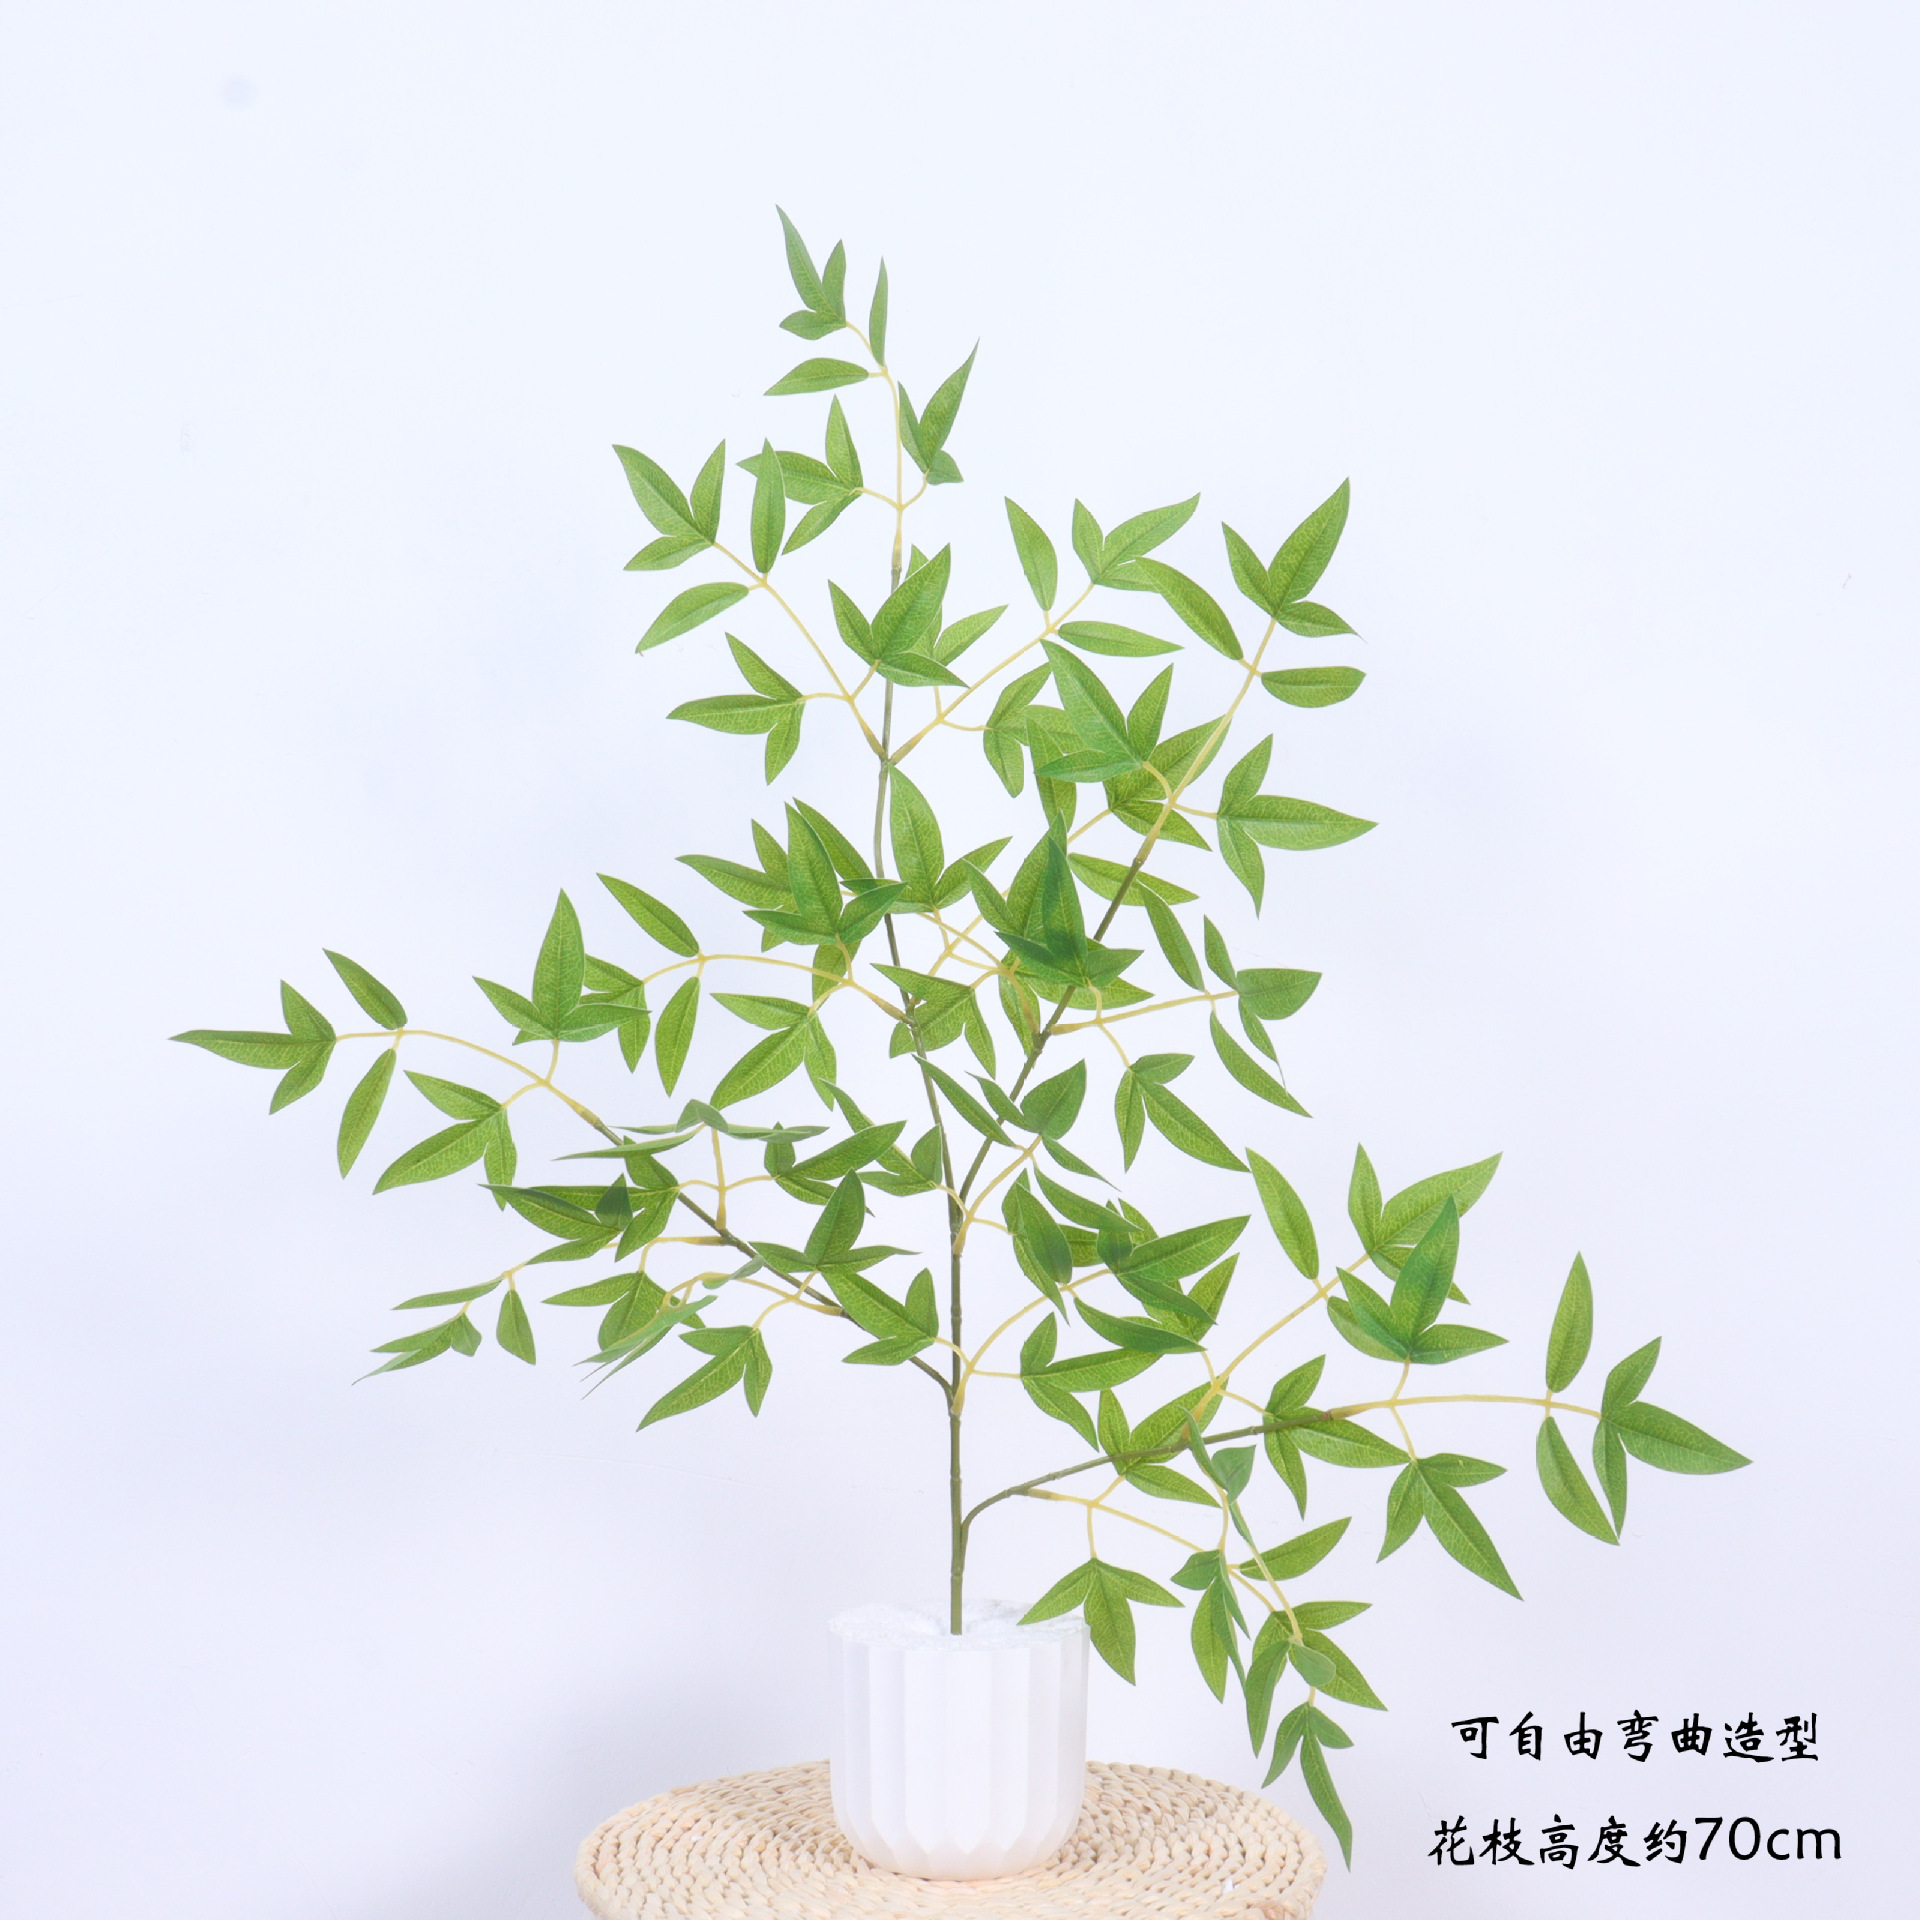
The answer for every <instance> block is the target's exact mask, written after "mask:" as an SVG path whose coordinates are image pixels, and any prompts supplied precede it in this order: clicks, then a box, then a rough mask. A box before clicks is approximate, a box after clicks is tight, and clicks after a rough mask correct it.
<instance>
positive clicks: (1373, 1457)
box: [1291, 1420, 1407, 1468]
mask: <svg viewBox="0 0 1920 1920" xmlns="http://www.w3.org/2000/svg"><path fill="white" fill-rule="evenodd" d="M1291 1432H1292V1438H1293V1441H1294V1443H1295V1444H1296V1445H1297V1446H1298V1447H1299V1448H1300V1451H1301V1452H1302V1453H1309V1454H1311V1455H1312V1456H1313V1457H1314V1458H1315V1459H1316V1460H1323V1461H1325V1462H1326V1464H1327V1465H1328V1466H1330V1467H1362V1468H1364V1467H1400V1466H1405V1465H1406V1460H1407V1456H1406V1455H1405V1454H1404V1453H1402V1452H1401V1451H1400V1449H1399V1448H1398V1447H1396V1446H1393V1445H1391V1444H1390V1443H1389V1442H1387V1441H1385V1440H1382V1439H1381V1438H1380V1436H1379V1435H1378V1434H1377V1433H1369V1432H1368V1431H1367V1429H1366V1428H1365V1427H1363V1426H1361V1425H1360V1424H1359V1423H1358V1422H1357V1421H1353V1420H1326V1421H1322V1422H1320V1423H1319V1424H1317V1425H1315V1426H1310V1427H1295V1428H1293V1429H1292V1430H1291Z"/></svg>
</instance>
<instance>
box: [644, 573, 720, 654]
mask: <svg viewBox="0 0 1920 1920" xmlns="http://www.w3.org/2000/svg"><path fill="white" fill-rule="evenodd" d="M747 592H748V589H747V588H746V587H744V586H742V585H741V584H740V583H739V582H738V581H737V580H709V581H706V582H704V583H703V584H702V585H700V586H697V587H689V588H688V589H687V590H686V592H684V593H677V594H675V595H674V597H673V598H672V599H671V600H669V601H668V602H667V604H666V605H665V606H664V607H662V608H661V610H660V612H659V614H658V615H657V616H656V617H655V619H654V622H653V625H652V626H650V627H649V628H648V629H647V630H646V632H645V633H643V634H642V635H641V636H640V644H639V645H638V646H637V647H635V648H634V652H635V653H645V652H647V651H648V649H649V648H652V647H658V646H661V645H664V644H665V643H666V642H667V641H669V640H677V639H678V638H679V637H680V635H681V634H683V633H691V632H692V631H693V629H694V628H695V627H697V626H700V625H701V624H702V623H703V622H705V621H708V620H711V619H712V618H713V617H714V616H715V615H716V614H720V613H725V612H726V610H727V609H728V608H729V607H737V606H738V605H739V604H740V602H741V601H742V600H744V599H745V598H746V597H747Z"/></svg>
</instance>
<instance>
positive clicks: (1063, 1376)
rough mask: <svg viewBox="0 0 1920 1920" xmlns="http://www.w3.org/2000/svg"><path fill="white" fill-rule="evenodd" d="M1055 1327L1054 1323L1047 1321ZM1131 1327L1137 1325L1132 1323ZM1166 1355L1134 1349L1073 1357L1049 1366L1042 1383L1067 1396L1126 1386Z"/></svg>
mask: <svg viewBox="0 0 1920 1920" xmlns="http://www.w3.org/2000/svg"><path fill="white" fill-rule="evenodd" d="M1047 1324H1048V1325H1049V1326H1050V1325H1052V1322H1051V1320H1049V1321H1048V1322H1047ZM1128 1324H1129V1325H1133V1324H1135V1323H1134V1322H1131V1321H1130V1322H1128ZM1162 1357H1163V1356H1162V1355H1160V1354H1157V1353H1146V1352H1143V1351H1140V1350H1138V1349H1134V1348H1121V1349H1120V1350H1119V1351H1117V1352H1115V1351H1109V1352H1105V1353H1076V1354H1070V1355H1069V1356H1068V1357H1067V1358H1066V1359H1064V1360H1056V1361H1055V1362H1054V1363H1053V1364H1052V1365H1051V1366H1050V1367H1048V1368H1047V1369H1046V1371H1045V1373H1044V1374H1043V1375H1041V1376H1040V1378H1041V1379H1042V1381H1043V1382H1044V1383H1045V1384H1046V1385H1048V1386H1053V1387H1059V1388H1061V1389H1063V1390H1064V1391H1066V1392H1067V1393H1093V1392H1095V1391H1097V1390H1098V1389H1099V1388H1101V1387H1119V1386H1124V1385H1125V1384H1126V1383H1127V1382H1128V1381H1129V1380H1131V1379H1133V1378H1134V1377H1135V1375H1137V1374H1142V1373H1145V1372H1146V1370H1147V1369H1148V1368H1149V1367H1151V1366H1153V1365H1154V1364H1155V1363H1156V1362H1157V1361H1159V1360H1160V1359H1161V1358H1162Z"/></svg>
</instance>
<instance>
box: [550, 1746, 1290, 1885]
mask: <svg viewBox="0 0 1920 1920" xmlns="http://www.w3.org/2000/svg"><path fill="white" fill-rule="evenodd" d="M1325 1872H1326V1861H1325V1860H1324V1859H1323V1858H1322V1857H1321V1853H1320V1849H1319V1847H1318V1846H1317V1845H1315V1843H1314V1840H1313V1836H1312V1835H1311V1834H1309V1833H1307V1832H1305V1831H1304V1830H1303V1829H1301V1828H1299V1827H1297V1826H1295V1825H1294V1823H1293V1822H1292V1821H1291V1820H1289V1819H1288V1818H1287V1817H1286V1815H1285V1814H1283V1813H1281V1812H1279V1811H1278V1810H1277V1809H1276V1808H1274V1807H1272V1806H1269V1805H1268V1804H1267V1802H1266V1801H1265V1800H1263V1799H1261V1798H1260V1796H1259V1795H1258V1794H1255V1793H1246V1792H1243V1791H1242V1790H1241V1789H1240V1788H1238V1787H1226V1786H1222V1785H1220V1783H1219V1782H1218V1781H1215V1780H1203V1779H1201V1778H1200V1777H1199V1775H1197V1774H1192V1773H1175V1772H1174V1771H1172V1769H1170V1768H1167V1767H1127V1766H1103V1765H1099V1764H1097V1763H1096V1764H1095V1765H1092V1766H1089V1767H1088V1769H1087V1799H1086V1805H1085V1807H1084V1808H1083V1809H1082V1811H1081V1815H1080V1824H1079V1826H1078V1827H1077V1828H1076V1829H1075V1831H1074V1835H1073V1838H1072V1839H1070V1840H1069V1841H1068V1842H1067V1844H1066V1846H1065V1847H1064V1848H1062V1849H1061V1851H1060V1853H1059V1854H1058V1855H1057V1856H1056V1857H1055V1858H1054V1859H1053V1860H1051V1861H1049V1862H1048V1864H1047V1865H1046V1866H1044V1867H1036V1868H1034V1869H1033V1870H1032V1871H1031V1872H1029V1873H1020V1874H1010V1875H1008V1876H1007V1877H1006V1878H1004V1879H999V1880H915V1879H911V1878H909V1877H908V1876H907V1875H905V1874H899V1873H888V1872H886V1871H885V1870H884V1869H882V1868H880V1867H875V1866H870V1865H869V1864H868V1863H867V1862H866V1861H865V1860H862V1859H861V1858H860V1857H859V1855H858V1854H856V1853H855V1852H854V1851H853V1849H852V1848H851V1847H849V1846H848V1845H847V1843H846V1841H845V1840H844V1839H842V1838H841V1835H840V1830H839V1828H838V1827H836V1826H835V1825H834V1823H833V1806H832V1802H831V1799H830V1798H829V1795H828V1790H827V1768H826V1763H825V1762H824V1761H815V1762H813V1763H811V1764H810V1765H807V1766H801V1767H780V1768H777V1769H775V1770H774V1771H773V1772H770V1773H743V1774H736V1775H735V1776H734V1777H733V1778H732V1779H728V1780H705V1781H702V1782H701V1783H700V1784H699V1785H698V1786H694V1787H676V1788H675V1789H674V1791H673V1792H671V1793H662V1794H657V1795H656V1796H655V1797H654V1798H653V1799H651V1800H643V1801H641V1803H640V1804H639V1805H638V1806H637V1807H629V1808H628V1809H627V1810H626V1812H625V1813H617V1814H615V1815H614V1816H613V1818H612V1819H611V1820H609V1821H607V1822H606V1824H605V1825H604V1826H602V1827H601V1828H600V1829H599V1830H598V1832H596V1833H593V1834H590V1835H589V1836H588V1837H587V1839H586V1840H585V1841H584V1842H583V1843H582V1845H581V1848H580V1858H579V1861H578V1863H577V1865H576V1867H575V1869H574V1879H575V1882H576V1884H577V1885H578V1886H579V1889H580V1897H581V1899H583V1900H584V1901H585V1902H586V1903H587V1906H588V1907H589V1908H590V1909H591V1910H592V1911H593V1912H594V1913H595V1914H596V1915H597V1916H599V1920H719V1917H720V1916H722V1915H725V1916H727V1920H859V1917H860V1916H873V1917H874V1920H881V1917H884V1920H920V1916H922V1915H929V1916H930V1915H939V1914H946V1915H952V1914H972V1915H974V1916H976V1917H977V1920H1096V1917H1097V1920H1306V1916H1307V1914H1308V1913H1309V1912H1310V1911H1311V1909H1312V1906H1313V1897H1314V1895H1315V1893H1316V1892H1317V1891H1318V1890H1319V1886H1320V1881H1321V1878H1322V1876H1323V1875H1324V1874H1325Z"/></svg>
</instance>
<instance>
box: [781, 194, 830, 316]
mask: <svg viewBox="0 0 1920 1920" xmlns="http://www.w3.org/2000/svg"><path fill="white" fill-rule="evenodd" d="M774 211H775V212H776V213H778V214H779V216H780V231H781V233H782V234H783V235H784V236H785V239H786V243H787V271H788V272H789V273H790V274H792V276H793V290H794V292H795V293H797V294H798V295H799V296H800V303H801V305H802V306H806V307H811V308H812V309H813V311H814V312H815V313H829V314H830V313H832V311H833V306H832V303H831V302H830V301H829V300H828V298H827V291H826V289H825V288H824V287H823V286H822V285H821V284H820V276H819V274H817V273H816V272H815V271H814V267H813V256H812V255H811V254H810V253H808V251H807V243H806V242H805V241H804V240H802V239H801V238H800V231H799V229H798V228H797V227H796V226H795V225H794V224H793V222H792V221H791V220H789V219H788V218H787V214H786V209H785V208H784V207H776V208H775V209H774Z"/></svg>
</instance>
